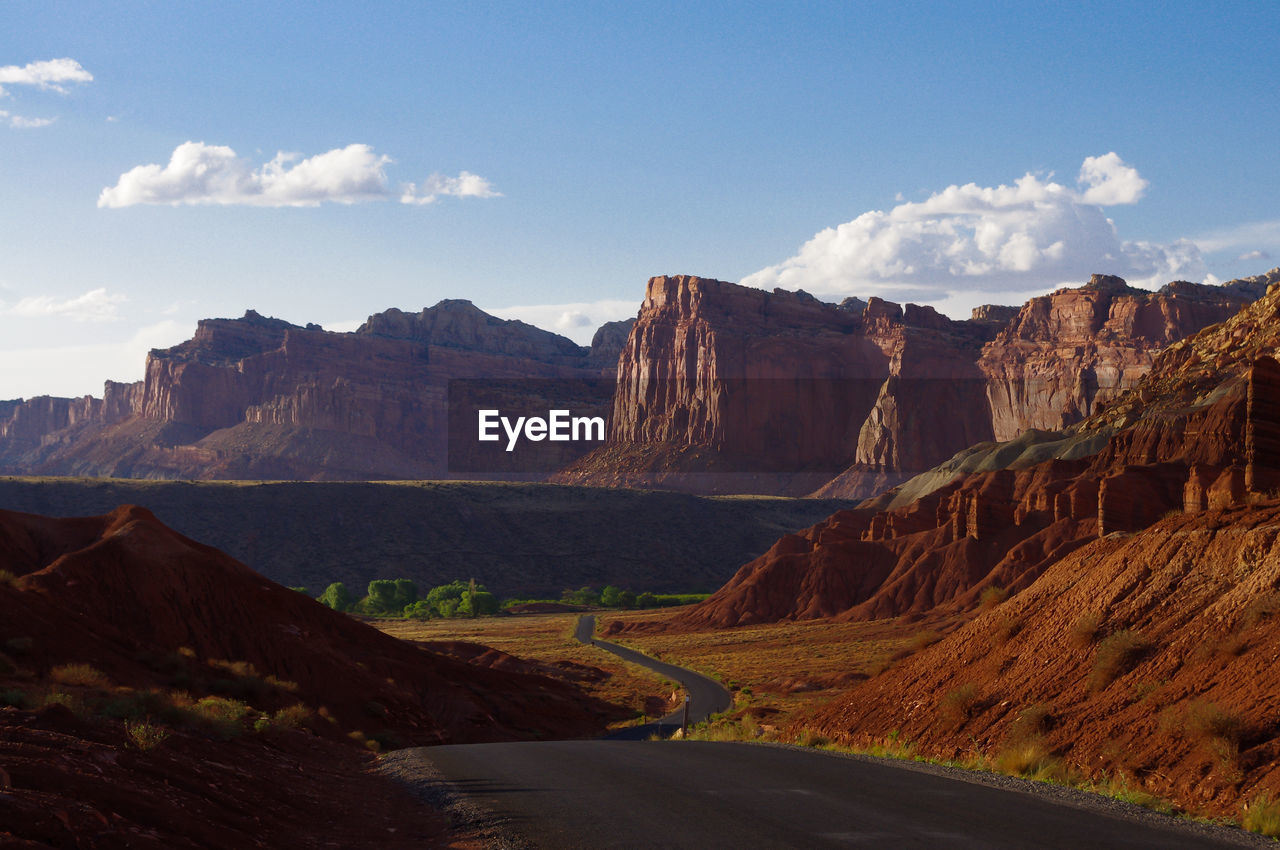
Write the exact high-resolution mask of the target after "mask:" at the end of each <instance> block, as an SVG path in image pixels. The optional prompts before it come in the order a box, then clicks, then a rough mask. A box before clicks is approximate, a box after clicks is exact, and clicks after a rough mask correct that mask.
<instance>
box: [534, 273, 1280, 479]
mask: <svg viewBox="0 0 1280 850" xmlns="http://www.w3.org/2000/svg"><path fill="white" fill-rule="evenodd" d="M1273 280H1280V270H1277V271H1276V272H1273V273H1271V275H1269V276H1264V277H1263V278H1258V279H1250V280H1247V281H1237V282H1233V283H1232V284H1229V285H1226V286H1221V287H1215V286H1203V285H1198V284H1190V283H1185V282H1176V283H1172V284H1169V285H1168V286H1166V287H1164V288H1163V289H1162V290H1160V291H1159V292H1156V293H1150V292H1145V291H1142V290H1136V289H1132V288H1130V287H1128V286H1127V285H1125V283H1124V282H1123V281H1122V280H1120V279H1119V278H1113V277H1107V276H1102V275H1097V276H1095V277H1094V279H1093V280H1091V281H1090V282H1089V284H1087V285H1085V286H1084V287H1081V288H1079V289H1064V290H1059V291H1058V292H1055V293H1053V294H1052V295H1047V296H1044V297H1042V298H1037V299H1033V300H1032V301H1031V302H1029V303H1028V304H1027V305H1026V306H1024V307H1023V308H1021V309H1020V310H1014V309H1013V308H1000V307H984V308H979V309H977V310H975V311H974V316H973V318H972V319H970V320H968V321H963V322H957V321H952V320H950V319H948V318H947V317H945V316H942V315H940V314H938V313H936V312H935V311H933V310H932V309H930V308H928V307H919V306H917V305H913V304H908V305H906V307H905V308H903V307H900V306H899V305H897V304H893V303H891V302H886V301H883V300H881V299H878V298H872V299H870V301H869V302H860V301H857V300H856V299H853V300H850V301H849V302H846V303H845V304H842V305H840V306H836V305H832V304H825V303H822V302H820V301H817V300H816V299H814V298H812V297H811V296H808V295H807V294H805V293H803V292H800V293H792V292H784V291H781V290H775V291H774V292H772V293H768V292H763V291H761V290H754V289H750V288H746V287H742V286H737V285H735V284H731V283H724V282H722V281H716V280H709V279H705V278H697V277H687V276H679V277H656V278H653V279H651V280H650V281H649V286H648V290H647V293H646V297H645V301H644V304H643V306H642V307H641V311H640V317H639V319H638V321H637V323H636V325H635V327H634V329H633V330H632V332H631V336H630V338H629V339H628V340H627V343H626V346H625V347H624V348H623V350H622V354H621V358H620V360H619V363H618V379H617V389H616V391H615V394H614V399H613V408H612V414H611V424H610V432H609V441H608V444H607V445H606V446H604V447H602V448H600V449H597V450H596V451H594V452H592V453H591V454H589V455H587V456H586V457H584V458H582V459H581V460H579V461H577V462H575V463H574V464H572V465H571V466H570V467H569V468H567V469H566V470H564V471H563V472H562V473H561V474H560V475H559V476H558V479H557V480H561V481H567V482H575V483H601V484H622V485H645V486H664V487H676V488H681V489H694V490H711V491H717V492H744V491H745V492H791V493H798V492H807V491H808V490H810V489H812V488H813V487H818V486H820V485H821V486H820V489H818V490H817V493H816V494H817V495H822V496H827V497H843V498H865V497H867V496H870V495H874V494H875V493H878V492H881V491H883V490H884V489H886V488H887V487H889V486H892V485H895V484H898V483H900V482H902V481H904V480H905V479H907V478H909V477H910V476H912V475H915V474H917V473H919V472H922V471H924V470H927V469H929V468H931V467H933V466H934V465H936V464H938V463H940V462H942V461H944V460H945V459H946V458H948V457H951V456H952V455H953V454H955V453H956V452H958V451H961V450H962V449H965V448H966V447H968V446H970V445H973V444H975V443H979V442H982V441H986V440H992V439H1010V438H1012V437H1013V436H1016V435H1017V434H1018V433H1021V432H1022V431H1024V430H1026V429H1028V428H1061V427H1063V426H1065V425H1067V424H1070V423H1072V422H1076V421H1079V420H1080V419H1082V418H1084V417H1086V416H1088V415H1090V414H1091V413H1093V412H1094V411H1095V410H1096V409H1098V407H1099V406H1100V405H1104V404H1105V403H1106V402H1107V401H1108V400H1109V399H1113V398H1115V397H1116V396H1117V395H1118V394H1119V393H1120V392H1122V391H1124V390H1125V389H1127V388H1128V387H1131V386H1133V385H1134V383H1135V382H1136V381H1137V380H1138V379H1139V378H1141V377H1142V375H1144V374H1145V373H1146V372H1147V370H1148V369H1150V367H1151V363H1152V360H1153V358H1154V357H1155V355H1156V354H1157V353H1158V352H1159V351H1160V350H1161V349H1163V348H1164V347H1165V346H1167V345H1168V344H1169V343H1170V342H1172V341H1175V340H1177V339H1181V338H1183V337H1184V336H1186V335H1188V334H1191V333H1194V332H1196V331H1198V330H1200V329H1201V328H1203V327H1205V326H1206V325H1209V324H1212V323H1215V322H1220V321H1222V320H1224V319H1226V318H1228V317H1229V316H1231V315H1232V314H1234V313H1235V312H1237V311H1238V310H1239V309H1240V308H1241V307H1242V306H1243V305H1244V304H1246V303H1248V302H1249V301H1250V300H1251V299H1253V298H1256V297H1257V296H1258V295H1260V294H1261V293H1262V291H1263V290H1265V286H1266V284H1267V283H1268V282H1272V281H1273Z"/></svg>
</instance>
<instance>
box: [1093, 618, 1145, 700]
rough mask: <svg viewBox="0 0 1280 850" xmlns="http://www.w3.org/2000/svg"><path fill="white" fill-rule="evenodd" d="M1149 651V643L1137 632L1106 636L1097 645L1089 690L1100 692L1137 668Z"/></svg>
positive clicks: (1125, 630) (1129, 631)
mask: <svg viewBox="0 0 1280 850" xmlns="http://www.w3.org/2000/svg"><path fill="white" fill-rule="evenodd" d="M1150 651H1151V642H1150V641H1148V640H1147V639H1146V638H1145V637H1143V636H1142V634H1140V633H1139V632H1137V631H1134V630H1131V629H1124V630H1122V631H1118V632H1115V633H1114V634H1110V635H1107V636H1106V637H1105V638H1103V639H1102V641H1101V642H1100V643H1099V644H1098V654H1097V656H1096V657H1095V658H1094V662H1093V671H1092V672H1091V673H1090V675H1089V688H1090V690H1094V691H1100V690H1102V689H1103V688H1105V687H1107V685H1110V684H1111V683H1112V682H1114V681H1115V680H1116V679H1118V678H1120V677H1121V676H1123V675H1124V674H1125V673H1127V672H1129V671H1130V670H1132V669H1133V668H1134V667H1136V666H1137V664H1138V662H1140V661H1141V660H1142V659H1143V658H1145V657H1146V655H1147V654H1148V653H1149V652H1150Z"/></svg>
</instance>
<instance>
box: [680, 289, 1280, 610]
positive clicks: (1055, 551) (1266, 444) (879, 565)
mask: <svg viewBox="0 0 1280 850" xmlns="http://www.w3.org/2000/svg"><path fill="white" fill-rule="evenodd" d="M1091 297H1092V296H1091ZM1024 313H1025V311H1024ZM1278 345H1280V283H1276V284H1273V285H1272V286H1271V288H1270V289H1269V290H1268V292H1267V294H1266V295H1265V296H1264V297H1263V298H1261V299H1259V300H1258V301H1256V302H1254V303H1253V304H1251V305H1249V306H1247V307H1246V308H1245V309H1243V310H1242V311H1240V312H1239V313H1238V314H1237V315H1236V316H1234V317H1232V318H1231V319H1229V320H1228V321H1226V322H1224V323H1222V324H1219V325H1213V326H1211V327H1208V328H1206V329H1205V330H1204V331H1202V332H1201V333H1199V334H1198V335H1196V336H1195V337H1193V338H1191V339H1188V340H1186V341H1184V342H1182V343H1178V344H1176V345H1174V346H1173V347H1172V348H1170V349H1169V350H1168V351H1166V352H1165V353H1163V354H1161V355H1159V356H1158V357H1155V358H1154V360H1153V363H1152V366H1151V367H1150V369H1149V371H1148V373H1147V374H1146V375H1145V376H1144V377H1143V378H1141V379H1140V380H1139V381H1138V382H1137V383H1136V384H1135V385H1134V386H1133V387H1132V388H1130V389H1129V390H1127V391H1125V392H1123V393H1122V394H1120V395H1118V396H1115V397H1114V399H1113V401H1112V403H1111V404H1109V405H1106V406H1104V407H1103V408H1102V409H1101V410H1100V411H1098V412H1096V413H1095V414H1094V415H1092V416H1091V417H1089V418H1088V419H1085V420H1083V421H1082V422H1080V423H1078V424H1077V425H1075V426H1073V427H1072V428H1070V429H1068V430H1067V431H1065V432H1062V433H1058V432H1046V431H1026V432H1024V433H1023V434H1022V435H1020V436H1019V437H1018V438H1017V439H1015V440H1013V441H1009V442H1005V443H988V444H985V445H981V446H977V447H974V448H973V449H970V450H968V451H966V452H963V453H961V454H959V455H957V456H956V457H955V458H953V459H952V460H951V461H949V462H948V463H947V464H944V465H943V466H942V467H939V468H938V469H937V470H934V471H931V472H930V473H927V474H925V475H922V476H919V477H918V478H917V479H913V480H912V481H910V482H907V483H906V484H904V485H903V486H902V488H901V489H900V490H899V491H897V492H890V493H888V494H885V495H884V496H882V497H880V498H878V499H875V500H871V501H868V502H866V503H864V504H863V505H862V506H860V507H859V508H858V509H857V510H854V511H843V512H840V513H837V514H835V515H833V516H831V517H830V518H828V519H827V520H826V521H824V522H822V523H819V524H818V525H815V526H813V527H812V528H809V529H806V530H805V531H802V532H800V533H799V534H792V535H788V536H786V537H784V538H782V539H781V540H779V541H778V543H777V544H775V545H774V547H773V548H772V549H771V550H770V551H769V552H767V553H766V554H765V555H763V556H761V557H760V558H757V559H756V560H755V561H753V562H751V563H749V564H747V565H745V566H744V567H743V568H742V569H741V570H739V571H738V574H737V575H736V576H735V577H734V578H733V579H732V580H731V581H730V582H729V583H728V584H726V585H725V586H724V587H723V588H721V589H720V590H719V591H718V592H716V593H715V594H714V595H712V596H711V597H710V598H709V599H707V600H706V601H705V602H703V603H701V604H700V605H698V606H695V607H694V608H692V609H690V610H689V611H688V612H687V613H685V614H683V615H682V616H681V617H680V618H678V619H677V620H676V621H675V623H676V625H677V626H678V627H685V628H705V627H711V626H715V627H724V626H734V625H742V624H748V623H760V622H770V621H775V620H780V619H803V618H810V617H823V616H839V617H842V618H849V619H863V618H877V617H886V616H893V615H899V614H907V613H921V612H925V611H951V612H955V611H964V610H968V609H971V608H972V607H974V606H975V605H976V604H977V601H978V598H979V595H980V594H981V592H982V590H983V589H985V588H988V587H996V586H998V587H1000V588H1003V589H1004V590H1006V591H1008V590H1012V591H1018V590H1022V589H1024V588H1026V587H1028V586H1029V585H1030V584H1031V583H1032V582H1033V581H1035V579H1036V578H1037V577H1038V576H1039V575H1040V574H1041V573H1042V572H1044V570H1045V569H1047V568H1048V567H1050V566H1051V565H1052V564H1054V563H1056V562H1057V561H1058V560H1060V559H1061V558H1062V557H1064V556H1065V555H1066V554H1067V553H1069V552H1071V551H1073V550H1075V549H1077V548H1079V547H1081V546H1084V545H1086V544H1087V543H1089V542H1090V541H1092V540H1095V539H1097V538H1099V537H1109V536H1112V535H1117V534H1118V535H1127V534H1132V533H1135V532H1139V531H1141V530H1142V529H1144V528H1147V527H1149V526H1150V525H1152V524H1153V523H1155V522H1157V521H1158V520H1160V519H1161V518H1162V517H1165V516H1167V515H1170V514H1173V513H1183V512H1200V511H1206V510H1223V509H1227V508H1229V507H1230V506H1232V505H1240V504H1242V503H1247V502H1250V501H1254V500H1258V499H1264V498H1267V497H1268V495H1273V493H1274V491H1273V489H1272V488H1273V482H1274V481H1275V478H1274V475H1275V471H1276V470H1277V469H1280V441H1277V440H1276V439H1275V435H1276V433H1277V430H1278V426H1280V419H1278V418H1277V410H1280V407H1278V406H1280V380H1277V377H1278V376H1280V365H1278V364H1277V363H1276V361H1275V360H1274V359H1273V358H1272V357H1271V356H1270V353H1271V352H1274V351H1275V350H1276V347H1277V346H1278Z"/></svg>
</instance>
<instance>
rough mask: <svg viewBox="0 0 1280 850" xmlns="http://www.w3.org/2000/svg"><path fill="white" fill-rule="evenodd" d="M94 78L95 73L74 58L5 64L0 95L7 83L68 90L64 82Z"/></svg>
mask: <svg viewBox="0 0 1280 850" xmlns="http://www.w3.org/2000/svg"><path fill="white" fill-rule="evenodd" d="M92 80H93V74H90V73H89V72H88V71H86V70H85V69H84V67H83V66H81V64H80V63H79V62H77V61H76V60H74V59H67V58H62V59H46V60H44V61H41V62H29V63H27V64H26V65H22V66H18V65H5V66H3V67H0V96H2V95H4V94H5V93H6V92H5V90H4V86H6V85H20V86H36V87H37V88H41V89H52V90H53V91H56V92H66V88H65V87H63V85H62V83H88V82H91V81H92Z"/></svg>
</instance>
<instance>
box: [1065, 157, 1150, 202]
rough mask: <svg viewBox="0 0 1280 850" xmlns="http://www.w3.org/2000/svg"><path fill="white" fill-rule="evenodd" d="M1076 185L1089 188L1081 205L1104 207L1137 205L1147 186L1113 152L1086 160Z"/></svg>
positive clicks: (1135, 172) (1136, 171) (1144, 181)
mask: <svg viewBox="0 0 1280 850" xmlns="http://www.w3.org/2000/svg"><path fill="white" fill-rule="evenodd" d="M1077 182H1078V183H1080V184H1081V185H1084V186H1088V187H1089V188H1088V189H1086V190H1085V192H1084V194H1083V195H1081V196H1080V200H1081V202H1083V203H1086V204H1097V205H1099V206H1103V207H1110V206H1115V205H1117V204H1136V203H1137V202H1138V201H1139V200H1140V199H1141V198H1142V193H1143V192H1145V191H1146V189H1147V185H1148V184H1147V181H1146V180H1143V179H1142V177H1141V176H1139V174H1138V169H1136V168H1134V167H1133V166H1130V165H1126V164H1125V163H1124V161H1122V160H1121V159H1120V157H1119V156H1118V155H1117V154H1116V153H1115V151H1112V152H1111V153H1108V154H1103V155H1102V156H1090V157H1086V158H1085V161H1084V164H1083V165H1081V166H1080V177H1079V178H1078V180H1077Z"/></svg>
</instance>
